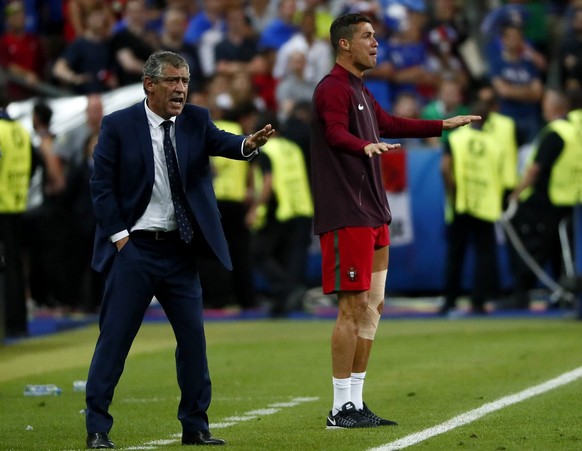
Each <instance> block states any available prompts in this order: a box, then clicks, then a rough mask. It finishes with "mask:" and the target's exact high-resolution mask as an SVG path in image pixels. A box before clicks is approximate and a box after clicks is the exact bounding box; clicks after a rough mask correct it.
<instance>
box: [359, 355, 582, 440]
mask: <svg viewBox="0 0 582 451" xmlns="http://www.w3.org/2000/svg"><path fill="white" fill-rule="evenodd" d="M581 377H582V366H581V367H579V368H576V369H575V370H572V371H569V372H567V373H564V374H562V375H560V376H558V377H556V378H554V379H550V380H549V381H546V382H543V383H541V384H539V385H535V386H533V387H530V388H527V389H525V390H523V391H520V392H519V393H515V394H513V395H509V396H504V397H503V398H499V399H498V400H496V401H493V402H489V403H487V404H483V405H482V406H481V407H479V408H477V409H474V410H470V411H468V412H465V413H463V414H461V415H458V416H456V417H454V418H451V419H450V420H449V421H445V422H444V423H441V424H439V425H437V426H434V427H431V428H428V429H425V430H424V431H420V432H416V433H414V434H410V435H407V436H406V437H402V438H400V439H398V440H395V441H393V442H390V443H387V444H386V445H381V446H378V447H377V448H371V449H370V450H369V451H390V450H399V449H402V448H407V447H408V446H412V445H416V444H417V443H420V442H423V441H424V440H426V439H428V438H431V437H434V436H435V435H439V434H443V433H445V432H448V431H450V430H452V429H455V428H457V427H459V426H464V425H465V424H469V423H472V422H473V421H475V420H478V419H479V418H481V417H484V416H485V415H487V414H488V413H491V412H495V411H496V410H500V409H503V408H504V407H507V406H510V405H512V404H517V403H518V402H521V401H525V400H526V399H528V398H531V397H533V396H537V395H541V394H542V393H545V392H547V391H550V390H553V389H554V388H558V387H561V386H562V385H566V384H569V383H570V382H574V381H575V380H577V379H580V378H581Z"/></svg>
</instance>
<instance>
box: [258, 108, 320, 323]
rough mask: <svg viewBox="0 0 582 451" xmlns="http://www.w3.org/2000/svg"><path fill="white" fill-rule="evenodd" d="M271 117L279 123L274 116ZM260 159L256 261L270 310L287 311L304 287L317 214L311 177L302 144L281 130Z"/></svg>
mask: <svg viewBox="0 0 582 451" xmlns="http://www.w3.org/2000/svg"><path fill="white" fill-rule="evenodd" d="M268 120H269V123H271V124H275V123H276V119H275V118H273V117H269V118H268ZM274 128H275V130H279V127H278V126H275V125H274ZM257 160H258V163H259V166H260V172H261V175H262V177H261V179H262V190H261V194H260V195H259V196H258V198H257V199H256V201H255V203H254V205H253V210H254V213H255V215H258V214H259V212H260V210H261V209H262V208H264V209H265V210H266V211H265V212H264V220H263V222H262V226H261V227H260V228H258V230H257V231H256V234H255V237H254V238H255V239H254V243H255V244H254V245H253V255H254V261H255V264H256V266H257V268H258V269H259V271H260V273H261V275H262V276H264V278H265V281H266V284H267V287H268V288H267V291H268V293H269V295H270V296H271V298H272V299H271V300H272V308H271V312H270V313H271V315H272V316H286V315H287V314H288V313H290V311H291V310H293V309H295V308H298V307H300V306H298V305H297V304H298V303H299V300H300V299H301V298H302V296H303V294H304V292H305V286H304V279H305V268H306V264H307V257H308V249H309V245H310V243H311V237H312V218H313V200H312V195H311V189H310V185H309V178H308V173H307V169H306V165H305V160H304V157H303V152H302V151H301V148H300V147H299V145H298V144H297V143H295V142H294V141H291V140H289V139H287V138H285V137H284V136H282V135H277V134H276V135H275V136H274V137H272V138H271V139H270V140H269V142H268V143H267V144H266V145H265V146H263V147H262V148H261V154H260V155H259V157H258V159H257Z"/></svg>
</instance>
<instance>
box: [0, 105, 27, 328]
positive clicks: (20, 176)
mask: <svg viewBox="0 0 582 451" xmlns="http://www.w3.org/2000/svg"><path fill="white" fill-rule="evenodd" d="M0 97H2V99H0V253H1V254H2V255H0V257H3V259H4V271H3V277H4V291H3V292H2V293H0V297H3V298H4V299H3V301H4V302H3V303H4V320H5V328H6V329H5V330H6V336H8V337H20V336H26V335H27V334H28V326H27V321H26V297H25V282H24V273H23V266H22V261H21V255H22V244H21V243H22V236H21V233H22V226H21V220H22V214H23V212H24V211H25V210H26V203H27V198H28V188H29V184H30V172H31V165H32V146H31V140H30V134H29V133H28V132H27V131H26V129H25V128H24V127H23V126H22V125H21V124H20V123H19V122H16V121H14V120H12V119H11V118H10V116H8V114H7V113H6V111H5V110H4V108H5V106H6V103H5V102H4V99H3V95H0ZM0 305H1V303H0Z"/></svg>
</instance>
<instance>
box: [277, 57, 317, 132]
mask: <svg viewBox="0 0 582 451" xmlns="http://www.w3.org/2000/svg"><path fill="white" fill-rule="evenodd" d="M287 64H288V66H287V69H286V71H285V75H284V76H283V77H282V78H281V80H279V83H278V84H277V89H276V92H275V94H276V96H277V106H278V107H279V111H278V118H279V121H281V122H284V121H286V120H287V118H288V117H289V115H290V113H291V111H292V110H293V108H294V107H295V105H296V104H297V103H300V102H309V101H311V98H312V97H313V91H314V90H315V86H317V82H316V81H314V80H307V79H305V65H306V64H307V58H306V56H305V53H303V52H302V51H300V50H297V51H296V52H294V53H293V54H291V55H290V57H289V60H288V63H287Z"/></svg>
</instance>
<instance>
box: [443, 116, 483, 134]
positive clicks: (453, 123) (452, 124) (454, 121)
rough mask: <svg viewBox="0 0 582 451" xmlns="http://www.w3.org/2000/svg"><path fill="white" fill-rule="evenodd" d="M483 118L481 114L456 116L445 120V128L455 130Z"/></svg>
mask: <svg viewBox="0 0 582 451" xmlns="http://www.w3.org/2000/svg"><path fill="white" fill-rule="evenodd" d="M480 120H481V116H473V115H466V116H455V117H451V118H449V119H445V120H443V130H453V129H455V128H458V127H462V126H463V125H467V124H470V123H471V122H477V121H480Z"/></svg>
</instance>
